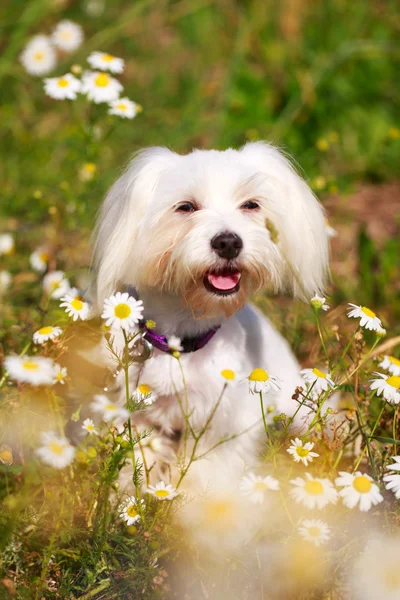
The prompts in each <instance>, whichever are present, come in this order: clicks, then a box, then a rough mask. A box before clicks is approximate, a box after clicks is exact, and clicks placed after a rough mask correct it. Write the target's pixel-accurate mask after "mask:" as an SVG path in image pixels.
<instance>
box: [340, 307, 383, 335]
mask: <svg viewBox="0 0 400 600" xmlns="http://www.w3.org/2000/svg"><path fill="white" fill-rule="evenodd" d="M349 306H351V307H352V310H350V312H349V313H347V316H348V317H351V318H354V319H360V326H361V327H365V329H369V330H370V331H379V330H382V322H381V320H380V319H379V318H378V317H377V316H376V314H375V313H374V312H373V311H372V310H371V309H370V308H367V307H366V306H357V304H351V302H349Z"/></svg>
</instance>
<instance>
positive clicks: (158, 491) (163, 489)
mask: <svg viewBox="0 0 400 600" xmlns="http://www.w3.org/2000/svg"><path fill="white" fill-rule="evenodd" d="M146 492H147V493H148V494H151V495H152V496H154V498H157V500H173V499H174V498H175V496H177V495H178V492H177V490H175V489H174V488H173V487H172V485H171V484H168V485H166V484H165V483H164V482H163V481H159V482H158V483H156V485H149V487H148V488H147V489H146Z"/></svg>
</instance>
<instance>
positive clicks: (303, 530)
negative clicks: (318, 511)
mask: <svg viewBox="0 0 400 600" xmlns="http://www.w3.org/2000/svg"><path fill="white" fill-rule="evenodd" d="M298 532H299V534H300V535H301V536H302V537H303V538H304V539H305V540H306V541H307V542H311V543H312V544H315V546H320V545H321V544H323V543H324V542H326V541H327V540H329V538H330V532H331V530H330V528H329V527H328V525H327V524H326V523H324V521H320V520H319V519H304V521H303V522H302V524H301V526H300V527H299V528H298Z"/></svg>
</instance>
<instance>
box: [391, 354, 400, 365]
mask: <svg viewBox="0 0 400 600" xmlns="http://www.w3.org/2000/svg"><path fill="white" fill-rule="evenodd" d="M389 362H390V363H392V365H396V367H400V360H399V359H398V358H395V357H394V356H389Z"/></svg>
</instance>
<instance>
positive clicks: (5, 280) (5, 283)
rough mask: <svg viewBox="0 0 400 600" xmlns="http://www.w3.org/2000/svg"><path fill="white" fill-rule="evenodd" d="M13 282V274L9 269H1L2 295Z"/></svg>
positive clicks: (0, 288) (0, 291)
mask: <svg viewBox="0 0 400 600" xmlns="http://www.w3.org/2000/svg"><path fill="white" fill-rule="evenodd" d="M11 282H12V277H11V274H10V273H9V272H8V271H0V296H1V295H2V294H4V292H6V291H7V290H8V288H9V287H10V285H11Z"/></svg>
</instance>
